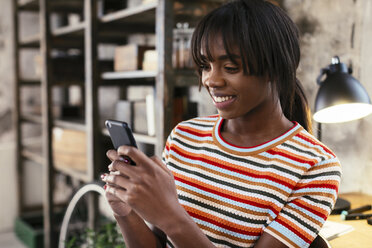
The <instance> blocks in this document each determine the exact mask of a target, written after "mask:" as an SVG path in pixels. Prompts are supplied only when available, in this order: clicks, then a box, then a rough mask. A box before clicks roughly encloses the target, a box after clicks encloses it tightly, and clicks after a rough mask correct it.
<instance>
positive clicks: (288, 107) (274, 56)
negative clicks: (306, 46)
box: [191, 0, 311, 132]
mask: <svg viewBox="0 0 372 248" xmlns="http://www.w3.org/2000/svg"><path fill="white" fill-rule="evenodd" d="M219 36H221V37H222V40H223V45H224V48H225V50H226V53H227V55H228V56H229V59H230V60H231V61H232V62H235V60H234V58H233V56H232V51H233V49H234V48H238V49H239V51H240V54H241V55H242V64H243V70H244V73H245V74H249V75H255V76H268V78H269V80H270V82H272V83H275V84H274V85H275V88H276V90H277V92H278V95H279V99H280V103H281V107H282V109H283V113H284V115H285V116H286V117H287V118H288V119H289V120H291V121H297V122H298V123H300V124H301V125H302V126H303V127H304V128H305V129H306V130H308V131H310V132H311V118H310V109H309V107H308V103H307V100H306V96H305V94H304V91H303V89H302V86H301V83H300V82H299V81H298V80H297V78H296V70H297V67H298V64H299V61H300V46H299V34H298V30H297V27H296V25H295V24H294V23H293V21H292V20H291V19H290V18H289V17H288V15H287V14H286V13H285V12H284V11H283V10H282V9H281V8H280V7H278V6H275V5H274V4H272V3H270V2H267V1H264V0H235V1H231V2H229V3H226V4H224V5H222V6H221V7H219V8H217V9H215V10H213V11H212V12H210V13H209V14H208V15H206V16H205V17H204V18H203V19H202V20H201V21H200V22H199V24H198V25H197V27H196V29H195V31H194V33H193V36H192V40H191V52H192V57H193V60H194V63H195V65H196V67H197V68H198V73H199V86H200V87H201V73H202V69H201V68H202V67H203V65H205V63H206V61H205V57H206V58H207V59H208V60H209V61H213V58H212V55H211V52H210V47H211V46H213V43H214V42H215V39H216V38H217V37H219ZM202 48H203V49H205V53H206V54H204V55H203V56H202V54H201V50H202Z"/></svg>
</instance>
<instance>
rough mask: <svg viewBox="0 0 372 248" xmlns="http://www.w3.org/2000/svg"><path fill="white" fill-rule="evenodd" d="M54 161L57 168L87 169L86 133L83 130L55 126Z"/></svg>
mask: <svg viewBox="0 0 372 248" xmlns="http://www.w3.org/2000/svg"><path fill="white" fill-rule="evenodd" d="M52 145H53V146H52V148H53V162H54V167H55V168H57V169H58V168H61V169H63V168H69V169H75V170H79V171H86V170H87V158H86V156H87V154H86V152H87V146H86V134H85V132H83V131H77V130H69V129H62V128H53V142H52Z"/></svg>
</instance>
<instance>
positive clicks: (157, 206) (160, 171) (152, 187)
mask: <svg viewBox="0 0 372 248" xmlns="http://www.w3.org/2000/svg"><path fill="white" fill-rule="evenodd" d="M110 153H111V152H110ZM117 155H119V156H128V157H130V158H131V159H132V160H133V161H134V162H135V163H136V165H135V166H132V165H129V163H128V162H125V161H120V160H114V161H113V162H112V163H111V164H110V166H109V169H110V170H111V171H119V172H120V175H116V174H115V175H114V174H109V175H107V176H106V177H105V178H104V179H103V181H105V182H106V183H107V184H108V186H107V188H106V191H107V192H109V193H110V194H112V195H114V196H115V197H117V198H118V199H120V200H121V201H122V202H123V203H127V204H128V205H129V206H130V207H132V208H133V210H134V211H135V212H136V213H137V214H138V215H139V216H140V217H141V218H143V219H144V220H146V221H148V222H150V223H151V224H153V225H155V226H157V227H159V228H160V229H162V230H164V231H166V230H167V228H170V225H172V223H174V220H175V219H177V218H176V217H177V216H179V215H183V214H184V213H185V211H184V209H183V208H182V206H181V205H180V204H179V202H178V197H177V191H176V187H175V183H174V179H173V175H172V173H171V172H170V171H169V170H168V169H167V168H166V166H165V165H164V164H163V162H162V161H161V160H160V159H159V158H158V157H151V158H149V157H147V156H146V155H145V154H144V153H142V152H141V151H139V150H138V149H136V148H134V147H130V146H121V147H119V149H118V153H117Z"/></svg>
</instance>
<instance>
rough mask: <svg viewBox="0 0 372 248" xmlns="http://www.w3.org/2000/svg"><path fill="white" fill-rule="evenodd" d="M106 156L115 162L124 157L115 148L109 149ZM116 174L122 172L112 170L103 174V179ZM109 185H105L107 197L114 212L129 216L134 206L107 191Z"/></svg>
mask: <svg viewBox="0 0 372 248" xmlns="http://www.w3.org/2000/svg"><path fill="white" fill-rule="evenodd" d="M106 156H107V157H108V158H109V159H110V160H111V162H115V161H116V160H122V157H120V156H119V155H118V154H117V152H116V151H115V150H109V151H107V153H106ZM115 175H120V172H119V171H114V170H110V174H104V175H102V176H101V179H102V180H103V181H105V178H107V177H109V176H115ZM107 187H108V185H107V184H106V185H105V186H104V188H105V190H106V199H107V201H108V203H109V204H110V207H111V209H112V211H113V212H114V214H115V215H116V216H121V217H124V216H127V215H128V214H129V213H130V212H131V211H132V208H131V207H130V206H129V205H128V204H126V203H124V202H123V201H122V200H120V199H119V198H118V197H116V196H115V195H113V194H111V193H110V192H109V191H107Z"/></svg>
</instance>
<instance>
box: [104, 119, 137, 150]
mask: <svg viewBox="0 0 372 248" xmlns="http://www.w3.org/2000/svg"><path fill="white" fill-rule="evenodd" d="M105 125H106V127H107V130H108V131H109V134H110V138H111V141H112V144H113V145H114V148H115V149H118V148H119V147H120V146H122V145H126V146H134V147H136V148H137V144H136V140H135V139H134V137H133V133H132V130H131V129H130V127H129V125H128V124H127V123H126V122H123V121H116V120H107V121H106V122H105Z"/></svg>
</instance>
